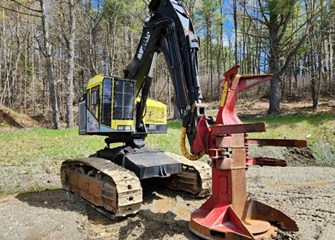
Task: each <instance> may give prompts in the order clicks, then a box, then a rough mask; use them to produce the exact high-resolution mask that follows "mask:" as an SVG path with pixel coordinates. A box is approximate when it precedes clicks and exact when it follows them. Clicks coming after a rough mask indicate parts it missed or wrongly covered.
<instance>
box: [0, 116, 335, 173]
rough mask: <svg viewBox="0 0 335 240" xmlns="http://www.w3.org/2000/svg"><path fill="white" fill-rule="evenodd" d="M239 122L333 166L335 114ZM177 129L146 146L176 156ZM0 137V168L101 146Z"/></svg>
mask: <svg viewBox="0 0 335 240" xmlns="http://www.w3.org/2000/svg"><path fill="white" fill-rule="evenodd" d="M242 121H244V122H265V123H266V124H267V131H266V132H265V133H253V134H250V136H252V137H262V138H297V139H307V140H308V143H309V147H310V149H311V151H312V153H313V156H314V157H315V158H316V160H317V163H324V162H327V163H331V162H332V163H335V114H331V113H320V114H309V113H302V114H292V115H281V116H266V117H243V118H242ZM180 127H181V123H180V121H173V122H169V130H168V134H167V135H165V134H162V135H151V136H149V137H148V138H147V145H149V146H152V147H154V148H157V149H160V150H165V151H170V152H174V153H178V154H180V150H179V134H180ZM0 135H1V138H0V166H13V165H21V166H22V165H25V166H32V165H36V164H37V165H38V164H41V163H43V164H46V165H57V164H59V162H61V161H63V160H65V159H67V158H74V157H82V156H88V155H89V154H92V153H94V152H95V151H96V150H97V149H100V148H103V147H104V137H99V136H79V135H78V131H77V129H66V130H50V129H32V130H18V131H9V132H2V133H0Z"/></svg>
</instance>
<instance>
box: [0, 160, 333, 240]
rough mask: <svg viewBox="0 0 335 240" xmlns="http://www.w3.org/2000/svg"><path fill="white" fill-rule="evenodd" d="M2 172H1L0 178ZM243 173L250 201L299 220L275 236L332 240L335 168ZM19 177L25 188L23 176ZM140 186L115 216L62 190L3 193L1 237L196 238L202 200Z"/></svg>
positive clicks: (48, 178) (49, 177)
mask: <svg viewBox="0 0 335 240" xmlns="http://www.w3.org/2000/svg"><path fill="white" fill-rule="evenodd" d="M7 170H8V169H7ZM13 171H14V170H13V169H11V172H10V173H7V174H13ZM18 171H22V169H19V170H18ZM5 174H6V171H3V170H2V171H1V175H0V176H1V178H2V179H6V175H5ZM28 175H29V174H28ZM34 175H35V176H36V177H35V179H31V178H33V176H34ZM24 176H25V175H24ZM247 176H248V191H249V192H250V194H251V195H252V196H253V197H254V198H255V199H257V200H259V201H262V202H264V203H267V204H269V205H271V206H273V207H275V208H278V209H280V210H282V211H283V212H285V213H286V214H287V215H289V216H290V217H292V218H293V219H295V220H296V222H297V223H298V226H299V228H300V231H299V232H297V233H290V232H288V233H287V232H285V233H281V234H280V239H301V240H308V239H319V240H322V239H323V240H332V239H334V236H335V210H334V206H335V168H332V167H310V166H308V167H286V168H280V167H277V168H276V167H251V168H249V170H248V171H247ZM27 178H29V179H30V180H31V182H32V184H36V182H39V181H43V183H44V185H43V184H42V185H43V187H47V186H48V184H53V185H55V181H58V182H57V183H56V185H58V186H59V185H60V183H59V180H56V179H57V174H52V173H43V174H40V175H38V174H33V175H31V176H30V175H29V176H28V177H27ZM19 181H20V180H19ZM21 181H22V183H21V185H24V184H25V185H24V186H25V187H27V183H26V182H25V178H21ZM13 184H14V183H13ZM16 184H17V183H16ZM144 189H145V190H144V203H143V205H142V208H141V210H140V211H139V212H138V214H136V215H134V216H130V217H127V218H124V219H118V220H111V219H109V218H106V217H105V216H104V215H102V214H100V213H99V212H97V211H96V210H94V209H93V208H92V207H91V206H90V205H89V204H87V203H86V202H85V201H84V200H82V199H80V198H79V197H77V196H75V195H73V194H70V193H67V192H65V191H64V190H62V189H55V190H47V191H40V192H39V191H33V192H30V193H20V194H16V195H9V196H7V197H3V198H1V199H0V212H1V214H0V222H1V224H0V239H13V240H14V239H15V240H16V239H57V240H59V239H198V237H196V236H195V235H193V234H192V233H191V232H190V231H189V229H188V221H189V216H190V213H191V212H192V211H193V210H195V209H197V208H199V207H200V206H201V204H202V203H203V202H204V201H205V199H194V198H192V197H190V196H189V195H187V194H183V193H176V192H173V191H169V190H165V189H160V188H158V187H153V186H149V185H145V186H144Z"/></svg>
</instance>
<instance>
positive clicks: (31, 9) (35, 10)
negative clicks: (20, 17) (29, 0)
mask: <svg viewBox="0 0 335 240" xmlns="http://www.w3.org/2000/svg"><path fill="white" fill-rule="evenodd" d="M10 1H12V2H15V3H16V4H18V5H20V6H21V7H24V8H26V9H28V10H30V11H33V12H38V13H42V11H41V10H37V9H33V8H30V7H27V6H25V5H23V4H22V3H20V2H18V1H16V0H10Z"/></svg>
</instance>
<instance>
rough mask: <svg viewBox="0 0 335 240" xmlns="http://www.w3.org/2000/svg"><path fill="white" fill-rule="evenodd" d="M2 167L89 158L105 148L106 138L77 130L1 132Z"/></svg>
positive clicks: (0, 154) (0, 163) (0, 159)
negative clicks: (87, 134)
mask: <svg viewBox="0 0 335 240" xmlns="http://www.w3.org/2000/svg"><path fill="white" fill-rule="evenodd" d="M0 135H1V138H0V165H1V166H4V165H28V166H31V165H35V164H39V162H41V161H42V162H44V163H49V164H54V163H55V162H57V161H63V160H65V159H67V158H75V157H82V156H88V155H89V154H92V153H94V152H95V151H96V150H97V149H100V148H102V147H104V141H103V140H104V138H102V137H97V136H79V135H78V130H77V129H65V130H50V129H32V130H18V131H10V132H3V133H0Z"/></svg>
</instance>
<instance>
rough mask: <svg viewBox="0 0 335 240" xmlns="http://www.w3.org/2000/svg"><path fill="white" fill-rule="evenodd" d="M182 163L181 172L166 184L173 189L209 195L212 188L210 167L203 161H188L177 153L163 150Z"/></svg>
mask: <svg viewBox="0 0 335 240" xmlns="http://www.w3.org/2000/svg"><path fill="white" fill-rule="evenodd" d="M165 153H166V154H167V155H168V156H170V157H172V158H173V159H175V160H176V161H178V162H180V163H181V164H182V169H183V170H182V172H181V173H180V174H178V175H176V176H173V177H172V178H171V181H170V182H169V183H168V184H167V185H166V186H167V187H168V188H171V189H173V190H182V191H185V192H189V193H192V194H194V195H196V196H199V197H205V196H209V195H210V194H211V192H212V191H211V190H212V168H211V167H210V166H209V165H208V164H207V163H205V162H201V161H190V160H187V159H186V158H184V157H182V156H179V155H177V154H173V153H168V152H165Z"/></svg>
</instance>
